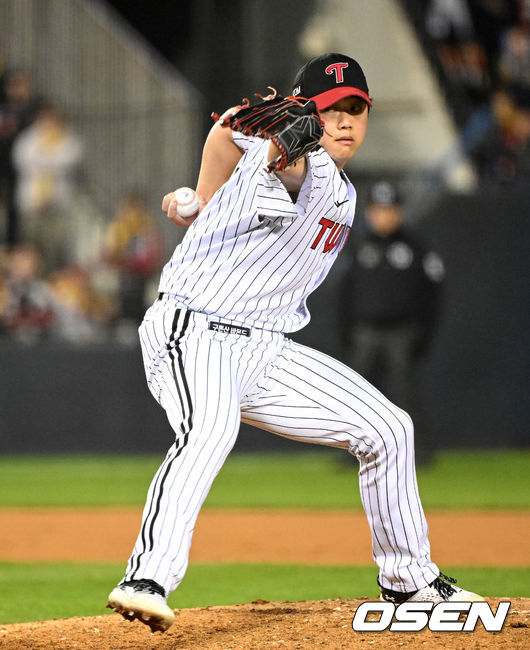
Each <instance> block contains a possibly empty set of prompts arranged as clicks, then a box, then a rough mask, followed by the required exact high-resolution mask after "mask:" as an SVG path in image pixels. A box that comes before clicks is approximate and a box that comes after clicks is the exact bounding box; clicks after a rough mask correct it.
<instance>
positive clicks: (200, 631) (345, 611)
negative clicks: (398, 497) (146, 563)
mask: <svg viewBox="0 0 530 650" xmlns="http://www.w3.org/2000/svg"><path fill="white" fill-rule="evenodd" d="M140 516H141V513H140V511H139V510H138V509H129V510H116V509H105V510H58V511H54V510H50V509H42V510H29V509H28V510H20V509H9V510H1V511H0V530H2V531H3V532H2V536H1V537H0V558H1V559H9V560H15V561H16V560H19V561H23V560H24V561H46V560H56V561H57V560H70V561H71V560H77V561H83V562H86V561H94V562H95V561H102V560H112V561H115V560H118V561H123V562H125V560H126V558H127V556H128V554H129V551H130V549H131V545H132V543H133V542H134V539H135V536H136V533H137V531H138V527H139V524H140ZM428 520H429V526H430V530H431V535H430V537H431V543H432V549H433V557H435V559H436V561H437V562H439V563H440V564H442V565H443V564H450V565H451V566H455V565H459V564H460V565H467V566H487V565H492V566H524V565H527V564H528V558H529V557H530V552H529V550H530V549H529V536H528V534H527V533H528V530H529V527H530V526H529V524H530V513H528V512H468V513H465V512H460V511H459V512H445V513H444V512H433V513H429V514H428ZM480 540H486V541H484V543H480ZM191 560H192V561H210V562H217V561H220V562H221V561H225V562H226V561H240V562H289V563H292V562H298V563H320V564H370V563H371V562H372V558H371V551H370V539H369V531H368V526H367V523H366V519H365V516H364V514H363V513H360V512H359V513H357V512H353V513H352V512H329V511H322V512H311V511H298V512H293V511H274V512H266V511H260V512H256V511H248V512H245V511H211V510H204V511H203V512H202V513H201V515H200V516H199V520H198V524H197V528H196V532H195V535H194V543H193V547H192V554H191ZM111 587H112V585H109V590H110V588H111ZM503 599H504V598H503ZM505 599H509V598H508V597H507V598H505ZM509 600H511V602H512V606H511V610H510V613H509V614H508V617H507V619H506V623H505V625H504V628H503V630H502V632H499V633H490V632H486V631H485V630H484V629H483V627H482V625H481V623H479V624H478V625H477V629H476V631H475V632H473V633H449V632H443V633H442V632H437V633H433V632H430V631H429V630H426V631H423V632H419V633H403V634H398V633H396V632H379V633H375V632H372V633H359V632H354V631H353V630H352V627H351V622H352V618H353V615H354V613H355V609H356V608H357V607H358V605H359V604H360V603H361V602H362V600H344V599H335V600H320V601H300V602H282V603H280V602H265V601H256V602H254V603H250V604H244V605H238V606H226V607H206V608H195V609H185V610H180V611H177V612H176V622H175V625H173V627H172V628H170V630H169V631H168V632H166V633H165V634H161V633H156V634H151V632H150V630H149V628H147V627H145V626H144V625H142V624H141V623H138V622H137V621H136V622H133V623H129V622H128V621H124V620H122V619H121V617H120V616H118V615H116V614H109V615H108V616H94V617H78V618H71V619H65V620H52V621H42V622H38V623H20V624H12V625H1V626H0V648H10V649H13V650H19V649H20V650H25V649H27V650H30V649H31V650H40V649H43V650H44V649H48V648H54V650H55V649H56V650H66V649H68V650H70V649H72V648H76V649H89V650H109V649H111V650H121V649H122V648H130V649H133V648H134V649H137V650H144V649H148V648H150V649H158V648H160V649H166V648H168V649H169V648H186V649H189V650H194V649H197V650H200V649H205V650H206V649H207V650H221V649H222V650H231V649H236V648H245V649H254V648H256V649H262V648H263V649H264V648H288V649H298V648H308V649H311V648H329V649H337V650H339V649H342V648H369V647H375V648H378V649H383V650H386V649H387V648H396V647H405V648H407V647H408V648H414V649H415V648H428V649H429V650H430V649H436V650H437V649H438V648H449V649H455V650H456V649H459V650H460V649H464V648H465V649H466V650H471V649H476V648H488V649H489V648H503V649H510V650H511V649H514V650H519V649H523V648H525V649H526V648H528V647H530V634H529V625H530V621H529V616H530V600H529V599H520V598H519V599H509ZM488 601H489V603H490V605H492V606H495V608H496V605H497V603H498V602H499V599H498V598H491V599H488Z"/></svg>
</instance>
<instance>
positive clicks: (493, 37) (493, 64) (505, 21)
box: [469, 0, 524, 85]
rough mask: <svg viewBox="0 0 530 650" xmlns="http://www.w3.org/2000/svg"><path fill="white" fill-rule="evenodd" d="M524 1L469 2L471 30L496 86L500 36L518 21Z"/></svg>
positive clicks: (474, 0) (484, 0) (471, 0)
mask: <svg viewBox="0 0 530 650" xmlns="http://www.w3.org/2000/svg"><path fill="white" fill-rule="evenodd" d="M522 2H524V0H522V1H521V0H519V1H518V0H469V8H470V12H471V16H472V20H473V28H474V32H475V35H476V37H477V39H478V41H479V42H480V43H481V45H482V48H483V50H484V52H485V54H486V57H487V61H488V68H489V74H490V78H491V79H492V83H493V84H495V85H496V84H497V82H498V80H497V78H496V73H497V65H498V60H499V49H500V45H501V35H502V34H503V32H504V31H505V30H506V29H508V28H509V27H510V26H511V25H513V24H515V23H516V22H517V21H518V19H520V15H519V14H520V9H521V5H522Z"/></svg>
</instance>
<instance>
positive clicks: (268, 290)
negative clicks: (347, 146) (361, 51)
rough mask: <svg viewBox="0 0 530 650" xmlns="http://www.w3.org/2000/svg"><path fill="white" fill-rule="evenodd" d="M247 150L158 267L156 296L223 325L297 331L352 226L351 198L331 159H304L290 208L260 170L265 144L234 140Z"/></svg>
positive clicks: (319, 153) (322, 155) (276, 183)
mask: <svg viewBox="0 0 530 650" xmlns="http://www.w3.org/2000/svg"><path fill="white" fill-rule="evenodd" d="M234 141H235V142H236V144H237V145H238V146H239V147H240V148H241V149H243V151H244V152H245V153H244V155H243V157H242V158H241V160H240V161H239V163H238V165H237V166H236V169H235V170H234V172H233V174H232V176H231V177H230V178H229V180H228V181H227V182H226V183H225V184H224V185H223V186H222V187H221V188H219V190H218V191H217V192H216V193H215V194H214V196H213V197H212V199H211V200H210V201H209V203H208V204H207V206H206V207H205V208H204V210H203V211H202V212H201V214H200V215H199V216H198V218H197V219H196V220H195V221H194V222H193V224H192V225H191V226H190V227H189V228H188V231H187V233H186V235H185V237H184V239H183V240H182V242H181V243H180V244H179V245H178V246H177V248H176V249H175V251H174V253H173V256H172V257H171V259H170V261H169V262H168V263H167V264H166V266H165V267H164V270H163V272H162V277H161V280H160V285H159V291H160V292H163V293H166V294H170V295H171V296H172V297H173V298H174V299H175V301H176V302H177V304H178V305H180V306H182V307H185V308H187V309H190V310H192V311H198V312H203V313H206V314H210V315H215V316H217V317H219V318H221V319H223V320H224V321H227V322H231V323H236V324H242V325H249V326H251V327H258V328H261V329H265V330H273V331H281V332H294V331H297V330H299V329H301V328H302V327H304V325H306V324H307V323H308V321H309V318H310V316H309V312H308V309H307V306H306V300H307V297H308V296H309V294H310V293H311V292H312V291H313V290H314V289H315V288H316V287H318V285H319V284H320V283H321V282H322V281H323V280H324V278H325V277H326V275H327V273H328V271H329V269H330V268H331V265H332V264H333V262H334V260H335V259H336V257H337V255H338V253H339V251H340V249H341V248H342V246H343V244H344V242H345V240H346V237H347V235H348V232H349V228H350V227H351V225H352V222H353V216H354V210H355V201H356V193H355V189H354V187H353V185H352V184H351V183H350V181H349V180H348V179H347V178H346V176H345V174H343V173H340V172H339V171H338V170H337V167H336V165H335V163H334V162H333V160H332V159H331V158H330V156H329V155H328V154H327V153H326V151H325V150H324V149H321V148H319V149H318V150H316V151H313V152H311V153H310V154H308V156H307V161H308V165H307V173H306V177H305V179H304V182H303V184H302V187H301V189H300V192H299V194H298V198H297V200H296V202H295V203H293V201H292V200H291V198H290V196H289V193H288V192H287V190H286V189H285V187H284V185H283V184H282V182H281V181H280V180H279V179H278V178H277V177H276V176H275V175H274V174H269V173H267V172H266V171H265V166H266V156H267V152H268V148H269V143H268V142H267V141H264V140H261V139H258V138H250V137H246V136H243V135H241V134H239V133H237V134H236V133H234Z"/></svg>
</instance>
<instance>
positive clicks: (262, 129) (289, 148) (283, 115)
mask: <svg viewBox="0 0 530 650" xmlns="http://www.w3.org/2000/svg"><path fill="white" fill-rule="evenodd" d="M270 90H271V91H272V92H271V94H270V95H268V96H267V97H262V96H261V95H256V97H258V98H259V99H260V100H261V101H259V102H258V103H256V104H253V105H250V102H249V101H248V99H244V100H243V102H242V104H241V106H238V107H237V110H236V112H234V113H232V114H230V115H228V116H226V117H224V118H222V119H221V118H219V116H218V115H217V114H215V113H214V114H213V115H212V117H213V118H214V119H216V120H218V119H221V124H223V125H224V126H229V127H230V128H231V129H232V130H234V131H240V132H241V133H244V134H245V135H253V136H256V137H258V138H263V139H265V140H272V142H273V143H274V144H275V145H276V146H277V147H278V149H279V151H280V155H279V156H278V157H277V158H275V159H274V160H272V161H271V162H270V163H269V164H268V165H267V171H269V172H273V171H282V170H284V169H285V168H286V167H288V166H289V165H291V164H292V163H293V162H295V161H296V160H298V159H299V158H302V157H303V156H305V154H306V153H308V152H309V151H312V150H313V149H315V148H316V147H317V146H318V143H319V141H320V138H321V137H322V135H323V129H322V122H321V120H320V117H319V116H318V111H317V107H316V104H315V102H314V101H312V100H308V99H304V98H296V97H290V96H289V97H282V96H281V95H277V94H276V91H275V90H274V89H273V88H271V89H270Z"/></svg>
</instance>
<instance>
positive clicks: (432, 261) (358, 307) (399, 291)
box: [340, 181, 444, 463]
mask: <svg viewBox="0 0 530 650" xmlns="http://www.w3.org/2000/svg"><path fill="white" fill-rule="evenodd" d="M365 217H366V222H367V226H368V228H367V231H366V233H365V235H364V236H363V237H361V238H360V240H359V241H357V242H356V244H355V245H354V247H353V257H352V261H351V265H350V268H349V270H348V271H347V272H346V274H345V279H344V284H343V289H342V299H341V300H340V303H341V305H342V307H341V309H342V314H341V316H342V321H343V332H344V343H345V350H346V359H345V362H346V363H347V364H348V365H350V366H351V367H352V368H353V369H354V370H356V371H358V372H359V373H360V374H361V375H363V376H364V377H366V378H367V379H368V380H369V381H370V382H371V383H372V384H374V385H375V386H376V387H377V388H379V389H380V390H381V391H382V392H383V393H384V394H386V395H387V396H388V397H389V398H390V399H391V400H392V401H393V402H394V403H395V404H397V405H398V406H400V407H401V408H403V409H405V410H406V411H408V412H409V413H410V414H411V416H412V419H413V420H414V421H415V422H416V423H417V435H416V447H417V449H416V454H417V462H418V463H422V462H426V461H427V460H428V459H429V457H430V454H431V445H430V441H429V436H428V431H427V426H428V425H427V423H426V421H425V413H424V412H423V409H422V408H421V400H420V394H419V384H418V379H419V377H418V372H419V363H420V362H421V360H422V359H423V358H424V356H425V354H426V352H427V350H428V348H429V344H430V342H431V339H432V336H433V332H434V328H435V325H436V320H437V316H438V311H439V304H440V286H441V281H442V279H443V275H444V267H443V262H442V260H441V258H440V257H439V256H438V255H437V254H436V253H434V252H433V251H432V250H431V249H430V248H429V247H428V246H426V245H425V244H424V243H423V242H422V241H421V239H420V238H419V237H418V236H417V235H416V234H412V233H411V232H409V231H408V230H407V229H406V228H405V227H404V225H403V223H404V222H403V211H402V206H401V200H400V197H399V195H398V193H397V190H396V188H395V187H394V186H393V185H391V184H390V183H387V182H384V181H382V182H378V183H376V184H375V185H373V187H372V188H371V192H370V201H369V205H368V207H367V209H366V213H365Z"/></svg>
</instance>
